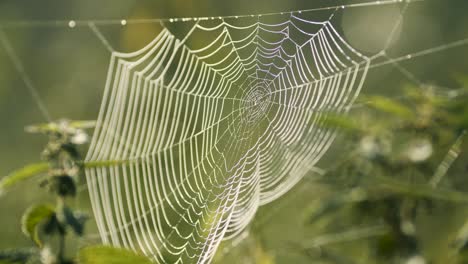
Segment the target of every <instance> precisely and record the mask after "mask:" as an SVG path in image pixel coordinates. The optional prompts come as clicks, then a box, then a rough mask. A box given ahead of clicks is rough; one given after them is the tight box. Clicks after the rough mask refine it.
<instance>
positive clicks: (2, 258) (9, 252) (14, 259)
mask: <svg viewBox="0 0 468 264" xmlns="http://www.w3.org/2000/svg"><path fill="white" fill-rule="evenodd" d="M38 254H39V252H38V250H37V249H35V248H15V249H3V250H0V264H3V263H8V264H12V263H26V262H27V261H28V260H29V259H30V258H32V257H33V256H37V255H38Z"/></svg>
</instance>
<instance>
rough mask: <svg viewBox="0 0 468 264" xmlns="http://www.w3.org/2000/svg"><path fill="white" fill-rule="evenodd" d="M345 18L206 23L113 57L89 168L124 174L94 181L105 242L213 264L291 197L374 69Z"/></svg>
mask: <svg viewBox="0 0 468 264" xmlns="http://www.w3.org/2000/svg"><path fill="white" fill-rule="evenodd" d="M333 14H334V12H333V13H332V15H330V16H329V17H328V18H327V19H326V20H324V21H311V20H308V19H307V16H304V15H302V14H300V13H297V14H296V13H290V14H287V15H279V16H274V17H273V16H269V17H267V18H264V19H261V18H260V17H258V16H255V17H254V18H242V19H240V18H238V19H235V18H234V19H216V20H211V19H210V20H196V21H195V22H194V25H193V26H191V28H190V29H189V31H188V33H187V34H186V35H185V36H184V38H183V39H179V38H177V37H175V36H174V35H173V34H172V33H171V32H170V31H169V30H168V29H167V28H164V30H163V31H162V32H161V33H160V34H159V35H158V36H157V37H156V38H155V39H154V40H153V41H152V42H151V43H150V44H148V45H147V46H146V47H144V48H143V49H141V50H139V51H137V52H134V53H130V54H123V53H117V52H114V53H113V54H112V58H111V63H110V69H109V73H108V81H107V85H106V91H105V95H104V98H103V103H102V108H101V112H100V116H99V119H98V123H97V124H98V125H97V128H96V132H95V135H94V140H93V142H92V144H91V147H90V150H89V153H88V157H87V159H86V160H87V161H93V162H107V161H112V162H115V161H119V163H120V164H116V165H113V166H109V167H106V168H92V169H88V170H87V177H88V183H89V190H90V194H91V199H92V202H93V208H94V209H95V216H96V220H97V223H98V226H99V230H100V232H101V237H102V238H103V240H104V243H112V244H114V245H117V246H124V247H129V248H132V249H135V250H142V251H143V252H144V253H145V254H146V255H149V256H152V257H154V259H155V260H157V261H158V262H174V261H175V262H200V263H204V262H207V261H208V260H210V259H211V258H212V257H213V255H214V253H215V251H216V248H217V247H218V245H219V243H220V241H221V240H222V239H229V238H232V237H234V236H236V235H237V234H238V233H239V232H241V231H242V230H243V229H244V228H245V227H246V225H248V224H249V222H250V221H251V219H252V218H253V216H254V214H255V212H256V210H257V208H258V207H259V206H260V205H262V204H265V203H268V202H271V201H273V200H275V199H276V198H278V197H279V196H281V195H282V194H284V193H285V192H287V191H288V190H289V189H290V188H291V187H293V186H294V185H295V184H296V183H297V182H298V181H299V180H300V179H301V178H302V176H303V175H304V174H305V173H306V172H308V171H309V170H310V168H312V167H313V166H314V164H315V163H316V162H317V161H318V160H319V159H320V157H321V156H322V155H323V154H324V153H325V151H326V150H327V149H328V147H329V146H330V144H331V142H332V140H333V137H334V133H333V131H331V130H327V129H323V128H320V126H319V125H318V123H319V122H321V121H323V115H326V113H329V112H335V113H342V112H344V111H346V110H347V109H348V107H349V106H350V105H351V104H352V103H353V101H354V99H355V98H356V96H357V95H358V93H359V91H360V89H361V87H362V85H363V82H364V79H365V76H366V73H367V68H368V66H369V62H370V60H369V58H367V57H366V56H364V55H362V54H360V53H359V52H357V51H356V50H354V49H353V48H352V47H351V46H350V45H349V44H347V43H346V42H345V40H344V39H343V38H342V37H341V36H340V34H339V33H338V32H337V30H336V29H335V28H334V27H333V25H332V23H331V21H332V19H333ZM184 22H185V23H187V22H186V21H184ZM173 23H174V22H173ZM207 33H208V34H207ZM192 39H194V40H199V39H203V40H204V43H200V44H198V43H197V44H198V45H190V44H189V42H190V40H192ZM194 42H195V41H194ZM191 46H194V47H191ZM195 46H197V47H195ZM129 223H131V224H129Z"/></svg>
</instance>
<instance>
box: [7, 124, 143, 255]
mask: <svg viewBox="0 0 468 264" xmlns="http://www.w3.org/2000/svg"><path fill="white" fill-rule="evenodd" d="M91 125H92V122H69V121H65V120H64V121H59V122H57V123H50V124H44V125H39V126H33V127H28V128H27V131H29V132H33V133H42V134H46V135H47V136H48V137H49V142H48V143H47V145H46V148H45V149H44V151H43V152H42V158H43V160H44V161H45V162H42V163H36V164H31V165H28V166H25V167H24V168H22V169H20V170H17V171H15V172H13V173H11V174H10V175H8V176H6V177H4V178H3V179H2V181H1V182H0V190H1V191H2V192H6V191H8V190H9V189H10V188H11V187H13V186H14V185H15V184H17V183H19V182H22V181H25V180H27V179H30V178H32V177H36V176H37V177H40V180H41V184H40V185H41V186H42V187H44V188H46V189H47V190H48V192H49V193H50V194H52V195H53V196H54V197H55V200H56V204H55V205H54V204H48V203H41V204H35V205H32V206H30V207H29V208H28V209H27V210H26V212H25V213H24V215H23V217H22V221H21V225H22V231H23V233H24V234H25V235H26V236H27V237H29V238H30V239H31V240H32V241H33V242H34V244H35V245H36V247H37V248H30V249H13V250H4V251H1V252H0V262H1V261H6V262H7V263H25V262H28V263H38V262H41V263H57V264H65V263H76V262H79V263H128V262H131V261H135V262H137V263H149V260H148V259H147V258H146V257H143V256H140V255H138V254H136V253H132V252H129V251H127V250H123V249H116V248H110V247H104V246H90V247H87V248H83V249H81V250H80V251H79V254H78V257H77V258H76V257H75V256H67V254H66V252H67V250H66V241H67V240H66V237H67V235H68V234H69V233H70V232H73V233H75V235H77V236H78V237H81V236H83V235H84V227H85V222H86V220H87V218H88V217H87V215H86V214H85V213H84V212H81V211H79V210H75V209H73V208H72V207H71V206H70V202H71V200H73V199H74V198H75V196H76V194H77V183H78V182H79V180H80V178H81V176H82V173H83V168H84V164H83V162H82V159H81V155H80V153H79V145H81V144H84V143H86V141H87V135H86V133H85V132H84V130H83V128H88V127H91ZM54 238H57V239H56V240H57V241H56V240H54Z"/></svg>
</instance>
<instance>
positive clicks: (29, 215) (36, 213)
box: [21, 204, 55, 247]
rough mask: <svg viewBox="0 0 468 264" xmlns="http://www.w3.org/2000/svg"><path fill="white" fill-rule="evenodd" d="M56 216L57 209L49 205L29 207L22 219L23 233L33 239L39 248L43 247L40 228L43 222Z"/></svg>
mask: <svg viewBox="0 0 468 264" xmlns="http://www.w3.org/2000/svg"><path fill="white" fill-rule="evenodd" d="M54 214H55V209H54V207H53V206H52V205H49V204H41V205H34V206H32V207H29V208H28V210H26V212H25V213H24V215H23V217H22V219H21V229H22V230H23V233H24V234H25V235H26V236H28V237H29V238H31V239H32V240H33V241H34V243H36V244H37V245H38V246H39V247H42V241H41V240H40V238H39V230H38V226H39V224H40V223H41V222H43V221H45V220H47V219H50V218H51V217H52V216H53V215H54Z"/></svg>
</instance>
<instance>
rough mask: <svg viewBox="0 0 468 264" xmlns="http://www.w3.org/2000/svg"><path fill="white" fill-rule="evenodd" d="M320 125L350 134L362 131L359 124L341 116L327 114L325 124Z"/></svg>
mask: <svg viewBox="0 0 468 264" xmlns="http://www.w3.org/2000/svg"><path fill="white" fill-rule="evenodd" d="M320 125H321V126H323V127H328V128H339V129H342V130H346V131H349V132H352V131H359V130H360V127H359V125H358V122H356V121H355V120H352V119H351V118H350V117H348V116H345V115H340V114H332V113H330V114H327V117H326V118H324V119H323V123H322V124H320Z"/></svg>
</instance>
